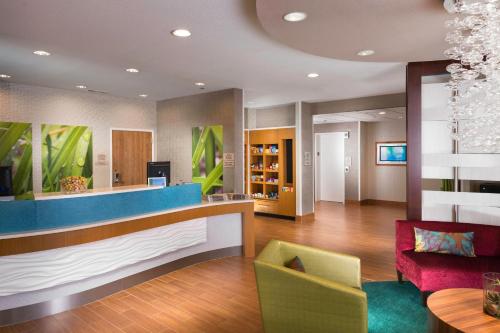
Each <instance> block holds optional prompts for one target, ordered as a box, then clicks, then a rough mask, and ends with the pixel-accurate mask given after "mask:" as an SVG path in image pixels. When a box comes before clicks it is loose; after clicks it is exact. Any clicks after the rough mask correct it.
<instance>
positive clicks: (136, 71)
mask: <svg viewBox="0 0 500 333" xmlns="http://www.w3.org/2000/svg"><path fill="white" fill-rule="evenodd" d="M125 71H127V72H129V73H139V70H138V69H137V68H127V69H126V70H125Z"/></svg>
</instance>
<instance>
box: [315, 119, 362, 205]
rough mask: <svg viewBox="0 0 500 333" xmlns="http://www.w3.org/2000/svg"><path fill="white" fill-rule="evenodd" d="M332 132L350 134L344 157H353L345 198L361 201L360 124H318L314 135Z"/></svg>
mask: <svg viewBox="0 0 500 333" xmlns="http://www.w3.org/2000/svg"><path fill="white" fill-rule="evenodd" d="M330 132H349V139H347V140H345V146H344V149H345V150H344V155H345V156H346V157H347V156H350V157H351V161H352V162H351V168H350V170H349V172H348V173H347V174H346V175H345V198H346V200H354V201H358V199H359V191H358V187H359V179H358V178H359V177H358V174H359V161H358V154H359V149H358V146H359V141H358V123H357V122H349V123H334V124H316V125H314V133H315V134H316V133H330Z"/></svg>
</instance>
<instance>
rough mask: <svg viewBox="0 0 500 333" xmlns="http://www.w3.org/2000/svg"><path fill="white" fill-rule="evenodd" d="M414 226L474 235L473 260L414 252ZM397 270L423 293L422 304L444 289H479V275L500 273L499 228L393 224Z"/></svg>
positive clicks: (444, 224)
mask: <svg viewBox="0 0 500 333" xmlns="http://www.w3.org/2000/svg"><path fill="white" fill-rule="evenodd" d="M414 227H417V228H421V229H427V230H433V231H446V232H468V231H472V232H474V250H475V254H476V257H460V256H455V255H450V254H440V253H422V252H420V253H419V252H415V251H414V249H415V231H414ZM396 270H397V274H398V280H399V282H400V283H402V282H403V276H404V277H405V278H406V279H408V280H409V281H411V282H412V283H413V284H414V285H415V286H417V288H418V289H419V290H420V291H421V293H422V302H423V304H424V305H425V304H426V302H427V297H428V296H429V295H430V294H431V293H432V292H434V291H438V290H441V289H447V288H482V274H483V273H485V272H500V226H491V225H483V224H470V223H454V222H430V221H406V220H398V221H396Z"/></svg>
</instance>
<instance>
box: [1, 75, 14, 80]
mask: <svg viewBox="0 0 500 333" xmlns="http://www.w3.org/2000/svg"><path fill="white" fill-rule="evenodd" d="M11 77H12V76H10V75H8V74H0V79H10V78H11Z"/></svg>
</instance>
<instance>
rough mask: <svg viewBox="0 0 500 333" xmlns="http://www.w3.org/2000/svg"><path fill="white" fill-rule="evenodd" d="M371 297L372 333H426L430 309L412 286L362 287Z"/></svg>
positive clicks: (378, 284)
mask: <svg viewBox="0 0 500 333" xmlns="http://www.w3.org/2000/svg"><path fill="white" fill-rule="evenodd" d="M363 290H364V291H365V292H366V294H367V295H368V332H369V333H403V332H408V333H410V332H411V333H426V332H427V308H425V307H423V306H422V301H421V298H420V292H419V290H418V289H417V288H416V287H415V286H414V285H413V284H412V283H410V282H405V283H403V284H399V283H398V282H397V281H386V282H367V283H363Z"/></svg>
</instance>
